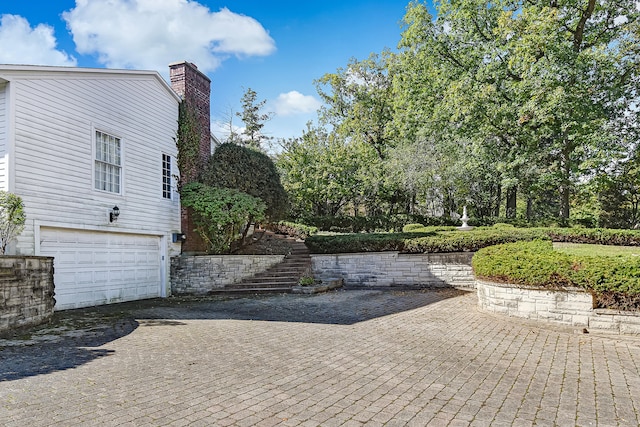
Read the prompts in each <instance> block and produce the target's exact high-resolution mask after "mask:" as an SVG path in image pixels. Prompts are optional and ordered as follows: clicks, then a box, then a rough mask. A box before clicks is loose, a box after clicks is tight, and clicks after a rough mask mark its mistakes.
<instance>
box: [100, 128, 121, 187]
mask: <svg viewBox="0 0 640 427" xmlns="http://www.w3.org/2000/svg"><path fill="white" fill-rule="evenodd" d="M94 174H95V176H94V178H95V179H94V182H95V184H94V188H95V189H96V190H101V191H108V192H110V193H117V194H120V193H121V192H122V189H121V187H122V141H121V140H120V138H118V137H117V136H113V135H109V134H108V133H105V132H101V131H99V130H96V160H95V172H94Z"/></svg>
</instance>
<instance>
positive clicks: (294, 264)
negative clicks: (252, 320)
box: [210, 232, 311, 295]
mask: <svg viewBox="0 0 640 427" xmlns="http://www.w3.org/2000/svg"><path fill="white" fill-rule="evenodd" d="M267 233H269V232H267ZM270 234H271V235H270V238H272V239H282V240H283V241H285V242H286V243H287V244H288V245H289V247H290V248H291V249H290V252H289V254H288V255H286V256H285V258H284V260H283V261H282V262H281V263H279V264H277V265H274V266H273V267H271V268H269V269H268V270H266V271H264V272H262V273H259V274H256V275H255V276H253V277H250V278H248V279H245V280H243V281H242V282H239V283H234V284H230V285H226V286H225V287H224V288H220V289H215V290H213V291H211V292H210V293H212V294H230V295H239V294H256V293H260V294H264V293H291V292H293V288H294V287H296V286H298V282H299V281H300V278H301V277H303V276H308V275H311V256H310V254H309V249H307V247H306V246H305V244H304V242H301V241H298V240H296V239H294V238H290V237H287V236H282V235H278V234H273V233H270Z"/></svg>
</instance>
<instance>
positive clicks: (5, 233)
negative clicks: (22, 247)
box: [0, 191, 26, 255]
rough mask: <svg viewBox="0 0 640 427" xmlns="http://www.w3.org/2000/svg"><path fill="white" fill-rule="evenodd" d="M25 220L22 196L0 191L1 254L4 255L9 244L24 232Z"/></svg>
mask: <svg viewBox="0 0 640 427" xmlns="http://www.w3.org/2000/svg"><path fill="white" fill-rule="evenodd" d="M25 221H26V215H25V213H24V204H23V203H22V198H21V197H20V196H18V195H16V194H13V193H9V192H6V191H0V254H2V255H4V254H5V252H6V250H7V245H8V244H9V243H11V242H12V241H13V240H14V239H15V238H16V237H18V235H19V234H20V233H22V230H24V223H25Z"/></svg>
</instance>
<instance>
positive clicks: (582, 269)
mask: <svg viewBox="0 0 640 427" xmlns="http://www.w3.org/2000/svg"><path fill="white" fill-rule="evenodd" d="M472 265H473V271H474V274H475V275H476V277H478V278H480V279H487V280H490V281H493V282H498V283H510V284H514V285H520V286H525V287H539V288H567V287H577V288H583V289H585V290H588V291H590V292H592V293H593V294H594V295H595V297H596V306H597V307H603V308H615V309H623V310H629V309H634V310H637V309H638V302H639V301H640V299H639V297H640V258H639V257H637V256H632V255H619V256H578V255H570V254H566V253H563V252H559V251H555V250H554V249H553V244H552V243H551V242H550V241H541V240H536V241H532V242H514V243H507V244H502V245H497V246H491V247H487V248H484V249H481V250H479V251H478V252H476V254H475V255H474V257H473V260H472Z"/></svg>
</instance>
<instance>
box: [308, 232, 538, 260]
mask: <svg viewBox="0 0 640 427" xmlns="http://www.w3.org/2000/svg"><path fill="white" fill-rule="evenodd" d="M421 230H424V231H421V232H410V233H372V234H362V233H361V234H345V235H336V236H324V235H316V236H311V237H309V238H308V239H307V240H306V243H307V246H308V247H309V250H310V251H311V252H312V253H322V254H327V253H349V252H381V251H400V252H406V253H424V252H472V251H477V250H478V249H480V248H484V247H487V246H491V245H497V244H499V243H506V242H515V241H518V240H533V239H540V238H547V237H546V235H545V234H544V233H543V232H541V231H539V230H535V229H508V230H503V229H493V228H480V229H476V230H473V231H439V227H434V228H433V229H431V230H429V229H428V228H426V227H425V229H421Z"/></svg>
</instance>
